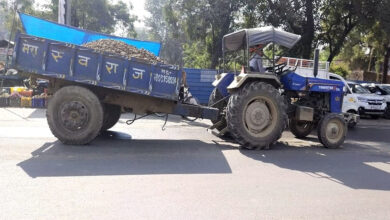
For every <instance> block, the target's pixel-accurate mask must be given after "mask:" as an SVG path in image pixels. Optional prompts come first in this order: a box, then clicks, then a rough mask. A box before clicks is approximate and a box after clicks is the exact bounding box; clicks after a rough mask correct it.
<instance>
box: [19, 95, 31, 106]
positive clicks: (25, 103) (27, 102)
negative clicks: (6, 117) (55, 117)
mask: <svg viewBox="0 0 390 220" xmlns="http://www.w3.org/2000/svg"><path fill="white" fill-rule="evenodd" d="M20 106H21V107H25V108H31V97H22V98H21V100H20Z"/></svg>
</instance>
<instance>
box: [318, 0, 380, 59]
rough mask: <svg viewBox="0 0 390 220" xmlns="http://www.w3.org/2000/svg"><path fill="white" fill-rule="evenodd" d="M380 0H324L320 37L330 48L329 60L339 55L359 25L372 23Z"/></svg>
mask: <svg viewBox="0 0 390 220" xmlns="http://www.w3.org/2000/svg"><path fill="white" fill-rule="evenodd" d="M378 1H379V0H361V1H357V0H324V3H323V7H322V9H321V11H322V15H321V33H320V35H319V39H320V40H321V43H322V44H325V45H327V46H328V48H329V57H328V61H329V62H332V61H333V59H334V57H335V56H337V55H338V54H339V53H340V51H341V49H342V47H343V45H344V43H345V40H346V38H347V37H348V35H349V34H350V33H351V31H352V30H353V29H354V28H355V27H357V26H369V25H372V24H373V22H374V21H375V17H376V16H377V4H378Z"/></svg>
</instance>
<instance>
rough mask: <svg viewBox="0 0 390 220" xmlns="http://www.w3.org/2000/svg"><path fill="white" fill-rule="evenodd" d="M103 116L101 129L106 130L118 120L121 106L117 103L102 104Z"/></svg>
mask: <svg viewBox="0 0 390 220" xmlns="http://www.w3.org/2000/svg"><path fill="white" fill-rule="evenodd" d="M103 109H104V116H103V126H102V128H101V131H106V130H108V129H110V128H112V127H114V125H115V124H116V123H117V122H118V121H119V118H120V117H121V111H122V107H121V106H119V105H111V104H104V105H103Z"/></svg>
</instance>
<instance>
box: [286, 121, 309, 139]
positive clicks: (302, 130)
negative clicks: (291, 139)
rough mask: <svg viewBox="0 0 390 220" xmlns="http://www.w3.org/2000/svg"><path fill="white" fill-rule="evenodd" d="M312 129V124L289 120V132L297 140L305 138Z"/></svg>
mask: <svg viewBox="0 0 390 220" xmlns="http://www.w3.org/2000/svg"><path fill="white" fill-rule="evenodd" d="M313 128H314V123H313V122H308V121H298V120H296V119H295V118H293V119H291V120H290V131H291V133H293V134H294V135H295V137H297V138H305V137H307V135H309V134H310V133H311V131H312V130H313Z"/></svg>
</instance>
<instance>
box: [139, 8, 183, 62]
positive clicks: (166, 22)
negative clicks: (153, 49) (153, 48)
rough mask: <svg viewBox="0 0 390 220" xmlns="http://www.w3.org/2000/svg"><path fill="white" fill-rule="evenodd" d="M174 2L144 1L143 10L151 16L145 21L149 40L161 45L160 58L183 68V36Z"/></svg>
mask: <svg viewBox="0 0 390 220" xmlns="http://www.w3.org/2000/svg"><path fill="white" fill-rule="evenodd" d="M176 7H177V5H175V2H171V1H169V0H146V2H145V9H146V10H147V11H149V12H150V13H151V15H152V16H150V17H149V18H147V19H146V21H145V24H146V26H147V27H148V29H149V35H150V38H151V40H154V41H159V42H161V44H162V47H161V52H160V57H161V58H162V59H163V60H165V61H166V62H168V63H170V64H175V65H179V66H183V45H184V41H185V40H184V34H183V28H182V27H181V23H180V22H179V17H178V16H179V14H178V10H176Z"/></svg>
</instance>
